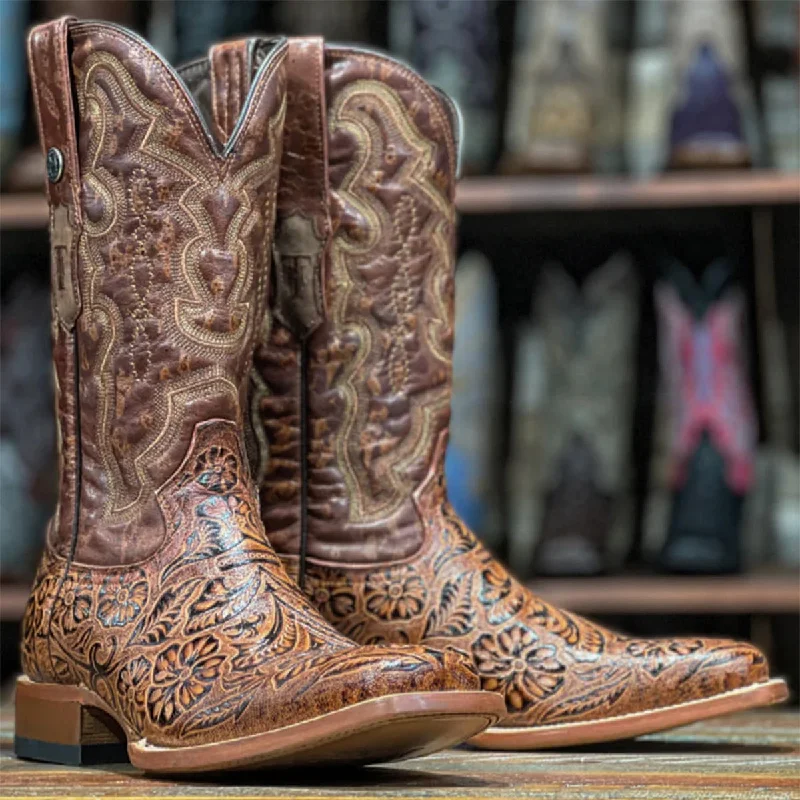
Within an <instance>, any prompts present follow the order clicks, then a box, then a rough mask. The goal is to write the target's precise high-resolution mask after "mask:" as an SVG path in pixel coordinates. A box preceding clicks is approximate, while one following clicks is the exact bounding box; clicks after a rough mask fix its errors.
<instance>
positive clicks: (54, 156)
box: [47, 147, 64, 183]
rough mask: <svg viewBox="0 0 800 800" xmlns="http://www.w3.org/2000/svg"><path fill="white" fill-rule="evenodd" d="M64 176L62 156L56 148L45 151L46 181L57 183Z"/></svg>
mask: <svg viewBox="0 0 800 800" xmlns="http://www.w3.org/2000/svg"><path fill="white" fill-rule="evenodd" d="M63 174H64V156H63V154H62V153H61V151H60V150H59V149H58V148H57V147H51V148H50V149H49V150H48V151H47V180H49V181H50V183H58V182H59V181H60V180H61V176H62V175H63Z"/></svg>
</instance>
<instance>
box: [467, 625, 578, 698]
mask: <svg viewBox="0 0 800 800" xmlns="http://www.w3.org/2000/svg"><path fill="white" fill-rule="evenodd" d="M472 656H473V658H474V660H475V665H476V667H477V669H478V672H479V673H480V676H481V681H482V685H483V688H484V689H485V690H487V691H493V692H501V693H502V694H504V695H505V698H506V705H507V706H508V708H509V710H512V711H521V710H522V709H524V708H527V707H528V706H529V705H530V704H531V703H534V702H536V701H537V700H543V699H544V698H545V697H549V696H550V695H552V694H553V693H554V692H556V691H557V690H558V689H559V688H560V686H561V685H562V683H563V682H564V675H563V673H564V665H563V664H561V663H560V662H559V660H558V658H557V652H556V648H555V646H554V645H551V644H542V643H541V642H540V641H539V639H538V637H537V636H536V634H535V633H534V632H533V631H532V630H530V629H529V628H526V627H525V626H524V625H518V624H517V625H510V626H508V627H507V628H505V629H504V630H503V631H501V633H500V634H499V635H497V636H494V635H492V634H490V633H485V634H483V636H481V637H479V638H478V639H477V640H476V641H475V643H474V644H473V646H472Z"/></svg>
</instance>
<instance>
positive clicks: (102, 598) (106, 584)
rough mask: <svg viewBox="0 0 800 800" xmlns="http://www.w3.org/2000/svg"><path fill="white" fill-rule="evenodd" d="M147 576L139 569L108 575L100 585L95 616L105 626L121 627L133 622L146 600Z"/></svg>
mask: <svg viewBox="0 0 800 800" xmlns="http://www.w3.org/2000/svg"><path fill="white" fill-rule="evenodd" d="M147 592H148V590H147V578H146V576H145V574H144V571H143V570H139V571H138V572H137V573H135V575H134V576H133V580H131V578H130V576H128V575H122V574H120V575H109V576H107V577H106V578H105V580H104V581H103V584H102V586H101V587H100V594H99V597H98V603H97V618H98V619H99V620H100V622H101V623H102V624H103V625H104V626H105V627H106V628H121V627H123V626H124V625H127V624H128V623H130V622H133V620H135V619H136V618H137V617H138V616H139V614H140V613H141V611H142V606H144V604H145V603H146V602H147Z"/></svg>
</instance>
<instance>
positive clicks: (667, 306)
mask: <svg viewBox="0 0 800 800" xmlns="http://www.w3.org/2000/svg"><path fill="white" fill-rule="evenodd" d="M666 273H667V276H666V280H665V281H663V282H661V283H659V284H658V285H657V287H656V307H657V309H658V318H659V325H660V330H659V347H660V352H661V357H662V361H661V365H662V375H663V379H664V380H665V381H666V382H667V386H668V395H669V398H670V415H671V443H670V444H671V448H670V449H671V466H670V472H671V475H672V486H673V501H672V511H671V516H670V521H669V529H668V533H667V538H666V542H665V543H664V546H663V549H662V551H661V554H660V557H659V559H658V563H659V566H660V567H661V569H663V570H667V571H670V572H685V573H703V574H716V573H726V572H736V571H738V570H739V569H740V566H741V547H740V536H739V534H740V526H741V518H742V509H743V503H744V498H745V496H746V495H747V493H748V491H749V490H750V488H751V487H752V485H753V479H754V464H755V446H756V440H757V429H756V419H755V412H754V407H753V399H752V396H751V390H750V382H749V377H748V372H747V367H746V360H745V355H744V352H745V343H744V299H743V297H742V295H741V293H740V292H739V291H737V289H736V288H735V287H734V286H733V285H732V275H731V270H730V266H729V264H728V263H727V262H726V261H725V260H724V259H721V260H718V261H716V262H714V263H712V264H710V265H709V266H708V267H707V268H706V270H705V271H704V272H703V274H702V276H701V278H700V279H699V280H696V279H695V277H694V276H693V275H692V273H691V272H690V271H689V269H688V268H686V267H684V266H683V265H681V264H679V263H677V262H672V263H670V264H669V265H668V267H667V268H666Z"/></svg>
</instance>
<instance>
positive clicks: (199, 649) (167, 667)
mask: <svg viewBox="0 0 800 800" xmlns="http://www.w3.org/2000/svg"><path fill="white" fill-rule="evenodd" d="M224 661H225V657H224V656H223V655H221V654H220V653H219V641H218V640H217V639H216V638H214V637H213V636H199V637H198V638H196V639H192V640H191V641H189V642H186V643H185V644H183V645H179V644H173V645H171V646H170V647H168V648H167V649H166V650H164V651H162V652H161V653H159V655H158V657H157V658H156V661H155V666H154V668H153V685H152V687H151V688H150V690H149V691H148V693H147V706H148V710H149V712H150V716H151V717H152V718H153V720H155V721H156V722H161V723H163V724H166V725H168V724H170V723H171V722H173V721H174V720H175V719H176V717H178V716H179V715H180V714H182V713H183V712H184V711H186V710H188V709H190V708H191V707H192V706H193V705H194V704H195V703H197V701H198V700H200V698H201V697H203V696H204V695H205V694H207V693H208V692H209V691H210V690H211V687H212V685H213V683H214V681H215V680H216V679H217V678H218V677H219V675H220V671H221V667H222V664H223V662H224Z"/></svg>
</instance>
